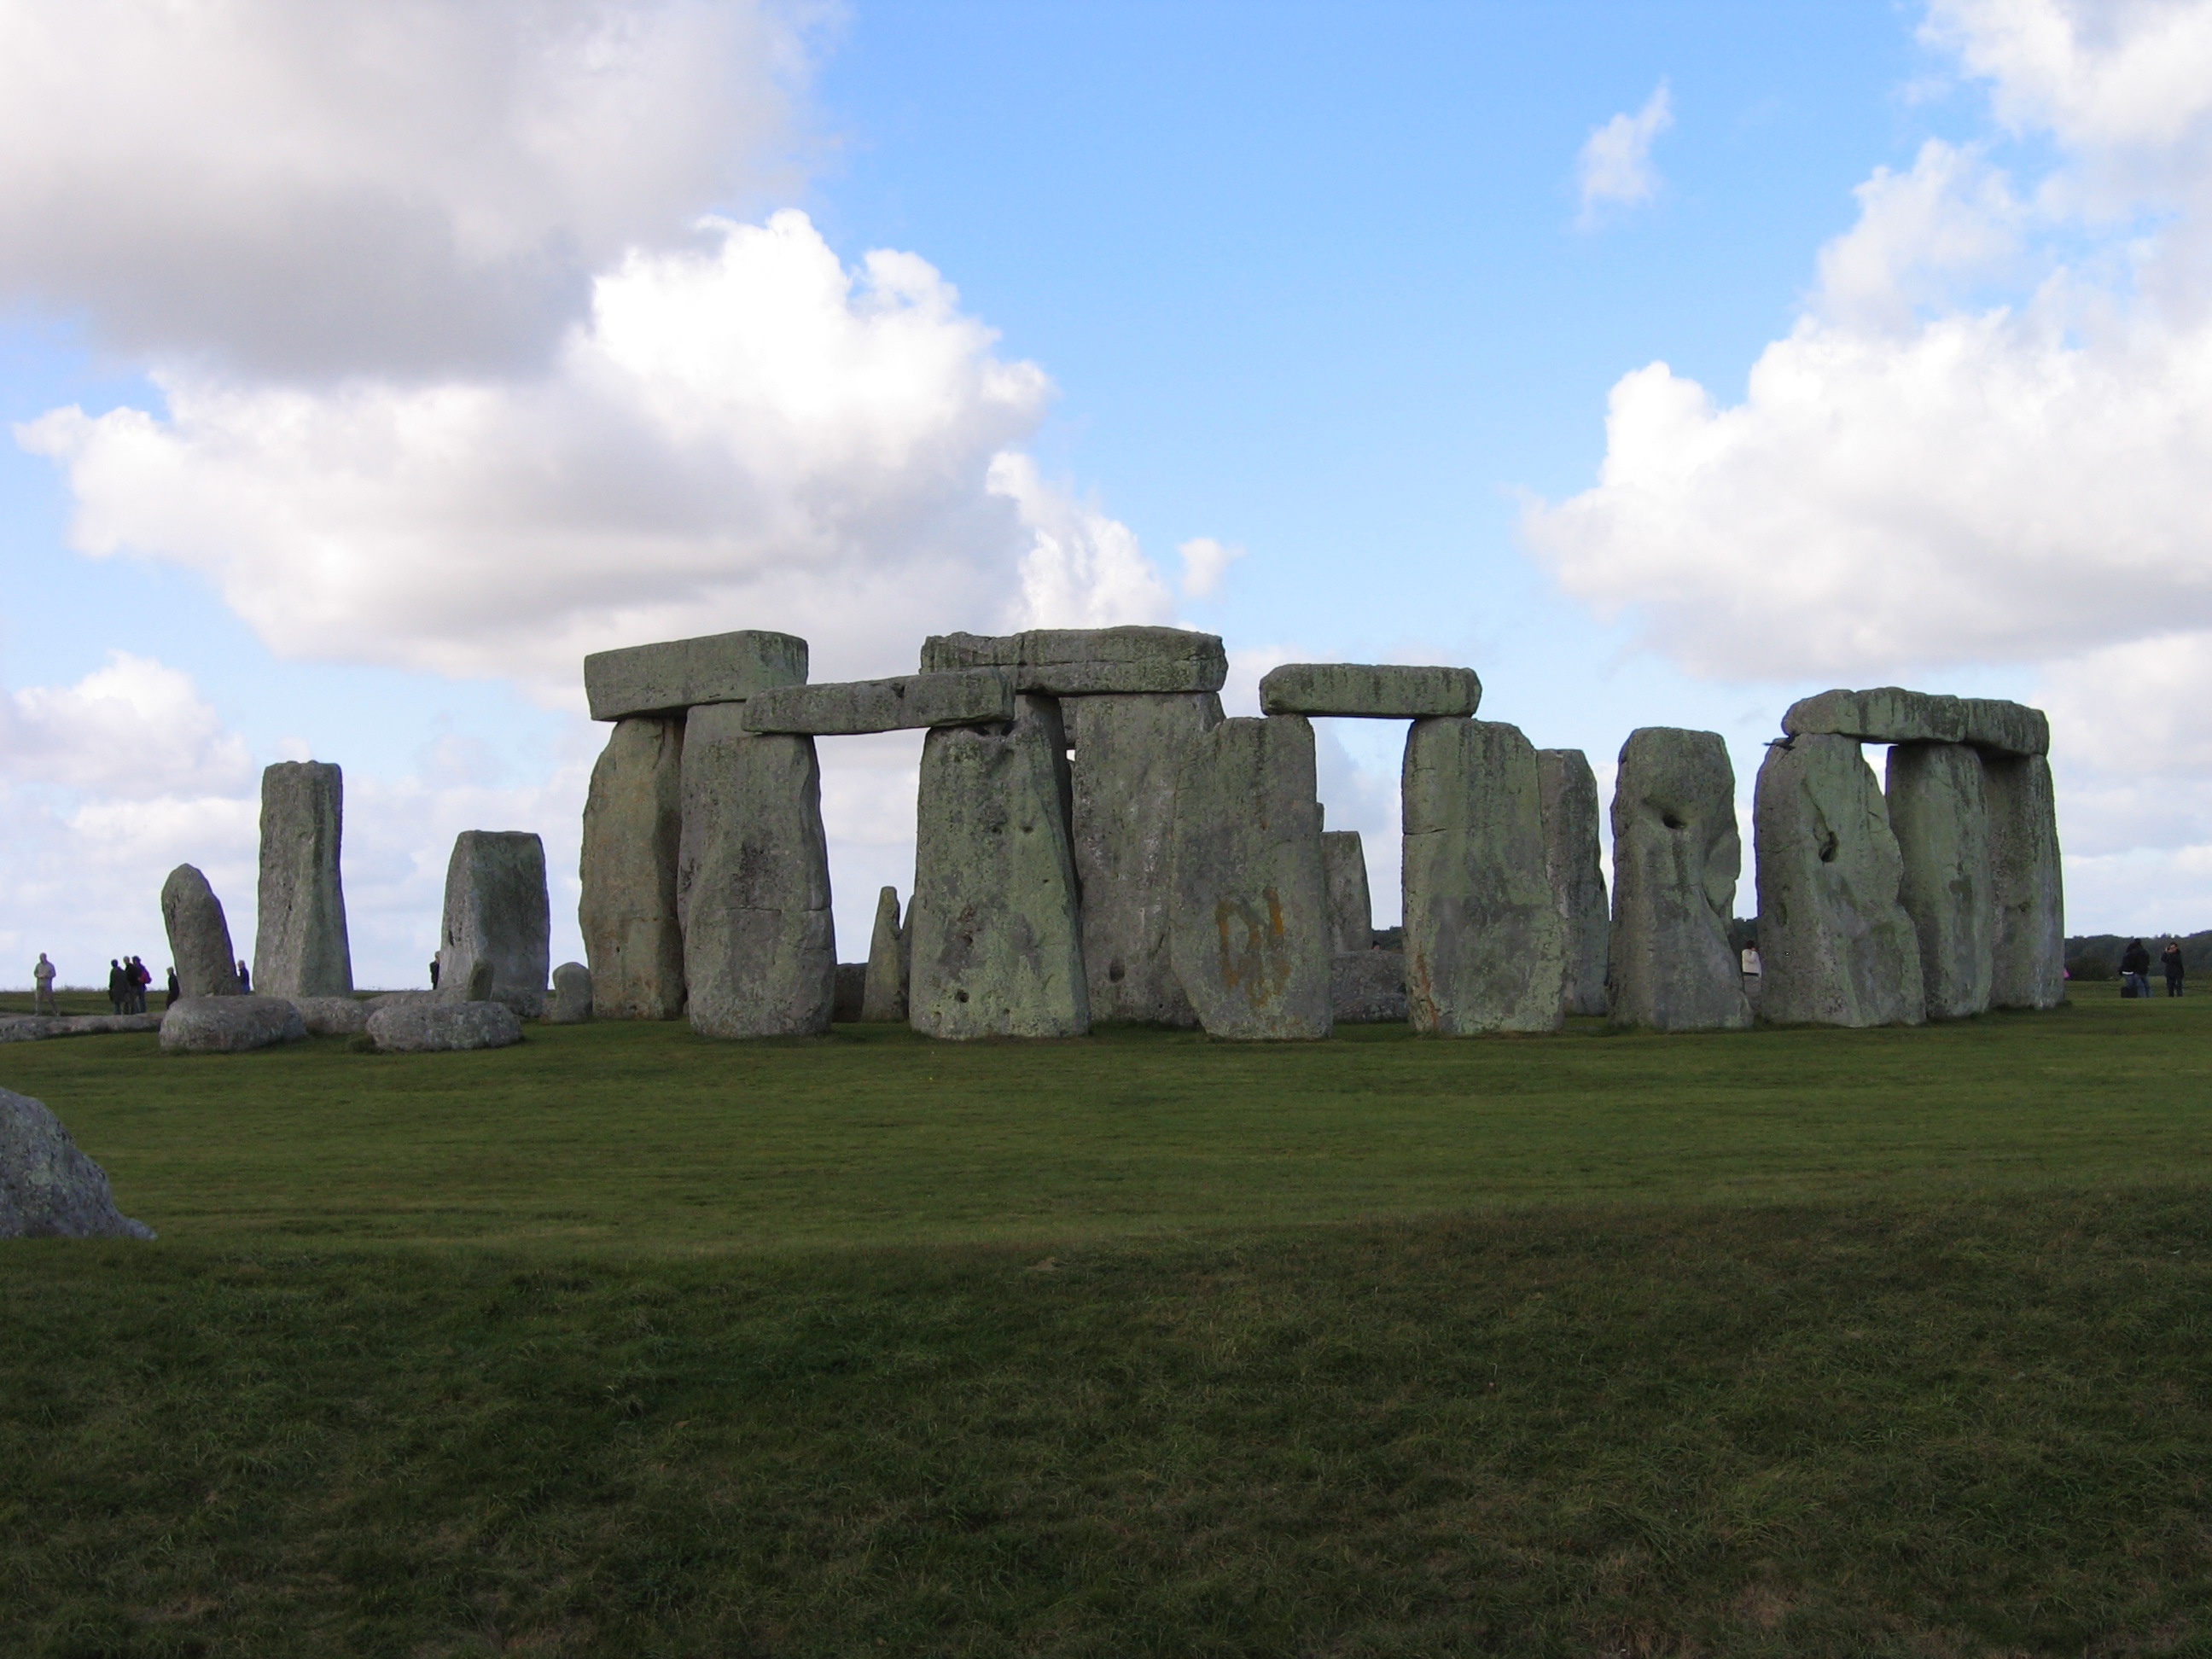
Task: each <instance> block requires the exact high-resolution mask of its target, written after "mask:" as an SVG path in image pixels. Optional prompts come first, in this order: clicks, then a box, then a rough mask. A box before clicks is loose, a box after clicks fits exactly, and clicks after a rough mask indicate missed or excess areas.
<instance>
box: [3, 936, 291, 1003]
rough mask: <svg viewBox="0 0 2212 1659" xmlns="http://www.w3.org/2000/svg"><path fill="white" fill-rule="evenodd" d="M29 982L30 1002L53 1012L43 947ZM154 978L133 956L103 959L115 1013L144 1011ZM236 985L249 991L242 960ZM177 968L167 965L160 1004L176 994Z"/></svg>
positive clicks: (50, 966) (51, 972)
mask: <svg viewBox="0 0 2212 1659" xmlns="http://www.w3.org/2000/svg"><path fill="white" fill-rule="evenodd" d="M31 982H32V984H33V986H35V987H37V990H36V1000H34V1001H33V1004H32V1006H33V1007H34V1008H35V1009H36V1010H37V1011H38V1012H40V1013H42V1014H51V1013H54V1012H57V1009H56V1007H55V1004H54V964H53V963H52V962H49V961H48V960H47V959H46V952H45V951H40V952H39V962H38V966H36V967H35V968H33V969H31ZM153 982H154V970H153V969H150V968H149V967H148V966H147V965H146V964H145V963H143V962H141V961H140V960H139V959H138V958H137V957H109V958H108V959H107V1006H108V1007H109V1008H110V1009H111V1010H112V1011H113V1012H116V1013H118V1014H143V1013H144V1012H146V989H147V987H149V986H150V985H151V984H153ZM238 988H239V989H240V991H251V990H252V988H253V975H252V974H251V973H249V972H248V971H247V969H246V964H245V963H243V962H240V963H239V964H238ZM179 994H180V993H179V986H178V984H177V970H176V969H175V968H173V967H172V968H171V969H169V983H168V994H167V997H166V998H165V999H164V1000H163V1001H162V1004H161V1006H163V1007H164V1008H167V1007H171V1006H173V1005H174V1004H175V1002H176V1000H177V998H178V996H179Z"/></svg>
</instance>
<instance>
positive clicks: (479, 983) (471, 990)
mask: <svg viewBox="0 0 2212 1659" xmlns="http://www.w3.org/2000/svg"><path fill="white" fill-rule="evenodd" d="M494 974H495V969H494V967H493V964H492V959H491V958H490V957H477V959H476V960H475V961H474V962H472V963H470V964H469V975H468V977H467V978H466V979H465V980H459V981H453V987H452V991H451V992H450V994H447V995H446V996H443V997H441V998H440V999H439V1000H440V1001H441V1002H489V1001H490V1000H491V987H492V979H493V976H494Z"/></svg>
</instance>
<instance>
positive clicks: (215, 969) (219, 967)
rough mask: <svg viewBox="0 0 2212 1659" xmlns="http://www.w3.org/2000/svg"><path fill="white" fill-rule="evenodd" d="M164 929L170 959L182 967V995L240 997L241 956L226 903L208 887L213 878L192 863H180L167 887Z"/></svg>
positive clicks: (164, 891) (179, 979)
mask: <svg viewBox="0 0 2212 1659" xmlns="http://www.w3.org/2000/svg"><path fill="white" fill-rule="evenodd" d="M161 925H162V927H164V928H165V929H166V930H167V933H168V935H169V957H170V960H171V961H173V963H176V968H177V987H178V994H179V995H181V996H188V997H231V996H236V995H237V994H238V989H239V987H238V963H239V957H238V954H237V952H236V951H234V950H233V949H232V948H231V943H230V924H229V922H228V921H226V920H224V918H223V914H222V900H221V899H219V898H217V897H216V896H215V889H214V888H212V887H210V886H209V885H208V878H206V877H205V876H204V875H202V874H201V873H200V872H199V871H198V870H197V869H196V868H195V867H194V866H191V865H189V864H180V865H179V866H177V867H176V868H175V869H173V870H172V871H170V872H169V878H168V879H167V881H165V882H163V883H162V884H161Z"/></svg>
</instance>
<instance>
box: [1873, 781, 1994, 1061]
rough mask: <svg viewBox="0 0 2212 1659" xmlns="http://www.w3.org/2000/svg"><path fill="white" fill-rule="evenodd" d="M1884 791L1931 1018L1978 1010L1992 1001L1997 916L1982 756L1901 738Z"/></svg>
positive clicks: (1959, 1016) (1962, 1015)
mask: <svg viewBox="0 0 2212 1659" xmlns="http://www.w3.org/2000/svg"><path fill="white" fill-rule="evenodd" d="M1885 794H1886V799H1887V802H1888V805H1889V827H1890V829H1891V831H1892V833H1893V834H1894V835H1895V836H1897V850H1898V855H1899V858H1900V859H1901V860H1903V861H1904V866H1905V875H1904V878H1903V880H1902V882H1901V883H1900V884H1899V889H1898V898H1899V902H1901V903H1902V904H1903V905H1904V906H1905V915H1909V916H1911V918H1912V927H1913V931H1914V932H1915V933H1916V934H1917V936H1918V938H1919V940H1920V986H1921V991H1922V994H1923V995H1924V996H1925V997H1926V999H1927V1008H1928V1018H1930V1019H1963V1018H1966V1016H1967V1015H1969V1014H1978V1013H1980V1012H1983V1011H1984V1009H1986V1008H1987V1007H1988V1006H1990V961H1991V958H1990V946H1991V943H1992V938H1993V935H1994V933H1995V931H1996V915H1995V914H1994V912H1993V911H1992V909H1991V893H1990V809H1989V803H1988V801H1987V799H1985V798H1984V793H1983V788H1982V760H1981V757H1980V756H1978V755H1977V754H1976V753H1975V752H1974V751H1973V750H1971V749H1969V748H1967V747H1966V745H1965V744H1956V743H1900V744H1897V745H1896V746H1895V747H1894V748H1893V749H1892V750H1890V751H1889V784H1888V788H1887V791H1886V792H1885Z"/></svg>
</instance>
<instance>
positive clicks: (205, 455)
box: [17, 211, 1170, 696]
mask: <svg viewBox="0 0 2212 1659" xmlns="http://www.w3.org/2000/svg"><path fill="white" fill-rule="evenodd" d="M713 229H714V246H711V247H710V248H708V249H705V250H702V251H678V252H663V253H649V252H632V253H631V254H629V256H627V257H626V258H624V259H623V262H622V263H621V264H619V265H618V266H617V268H616V269H614V270H612V271H611V272H609V273H608V274H607V275H605V276H602V277H600V278H599V280H598V281H597V283H596V284H595V286H594V294H593V300H592V310H591V314H590V317H589V319H588V320H587V322H586V323H585V324H583V325H580V326H579V327H578V328H577V329H575V330H574V331H572V333H571V334H570V336H569V337H568V340H567V342H566V343H564V345H563V346H562V349H561V352H560V354H559V357H558V359H557V362H556V366H555V368H554V369H553V370H552V372H551V373H550V374H548V375H547V376H546V377H544V379H542V380H445V381H440V382H435V383H430V384H413V385H409V384H398V383H393V382H390V381H381V380H378V381H370V380H358V381H352V382H348V383H346V384H345V385H343V386H338V387H336V388H331V389H320V390H319V389H313V388H306V387H300V386H281V385H270V384H264V383H250V384H240V383H237V382H234V381H231V380H224V379H221V378H217V377H214V376H210V375H204V374H198V373H196V372H193V371H191V370H188V369H181V368H169V369H165V370H162V371H161V372H160V373H159V374H158V375H157V379H158V380H159V381H160V383H161V386H162V389H163V391H164V392H165V393H166V395H167V411H166V413H163V414H156V413H154V412H150V411H147V410H135V409H127V408H126V409H120V410H114V411H112V412H110V413H108V414H106V415H102V416H96V417H95V416H88V415H86V414H85V413H83V412H82V411H81V410H75V409H70V410H57V411H55V412H53V413H51V414H49V415H46V416H43V417H41V418H40V419H39V420H37V421H34V422H29V423H27V424H26V425H24V426H21V427H19V428H17V434H18V437H19V440H20V441H21V442H22V443H23V444H24V445H25V446H26V447H29V448H31V449H33V450H34V451H36V452H38V453H43V454H46V455H49V456H52V457H53V458H54V459H57V460H58V461H59V462H60V463H62V464H63V465H64V466H65V467H66V468H67V470H68V473H69V477H70V485H71V487H72V489H73V490H74V491H75V494H76V500H77V504H78V505H77V511H76V518H75V520H74V524H73V526H72V530H71V532H70V533H71V540H72V543H73V544H74V545H75V546H76V547H77V548H78V549H79V550H82V551H85V552H88V553H91V554H94V555H96V556H106V555H110V554H114V553H117V552H119V551H124V550H131V551H134V552H138V553H142V554H145V555H148V556H153V557H156V558H160V559H163V560H167V561H170V562H175V563H179V564H181V565H185V566H187V567H189V568H193V569H196V570H198V571H200V572H202V573H204V574H205V575H207V576H208V577H209V578H210V580H213V581H214V582H215V583H216V585H217V586H218V587H219V588H220V589H221V590H222V593H223V595H224V597H225V599H227V600H228V603H229V604H230V605H231V606H232V607H233V608H234V610H235V611H238V613H239V614H240V616H242V617H245V618H246V620H247V621H248V622H249V623H252V625H253V626H254V628H255V629H257V630H258V632H259V633H260V635H262V637H263V638H264V640H265V641H267V642H268V643H269V645H270V648H271V649H272V650H274V651H276V653H279V654H280V655H284V656H294V657H311V658H319V659H336V660H344V661H355V662H376V663H385V664H392V665H400V666H405V667H413V668H423V669H429V670H434V671H439V672H441V673H447V674H459V675H472V674H503V675H511V676H513V677H514V678H517V679H518V680H520V681H521V682H523V683H525V684H528V685H531V686H532V687H533V688H535V689H537V690H539V691H541V692H542V693H544V695H547V696H560V695H563V694H565V695H568V696H574V688H575V686H576V684H577V680H578V668H577V664H578V661H579V659H580V658H581V657H582V655H583V654H584V653H586V652H588V651H592V650H597V649H599V648H602V647H608V646H614V645H623V644H630V643H635V641H640V640H647V639H665V638H670V637H675V636H680V635H687V634H698V633H708V632H714V631H716V630H719V629H731V628H741V627H774V628H779V629H786V630H788V631H791V632H794V633H798V634H800V635H805V636H807V637H809V638H810V639H814V640H816V641H817V645H818V646H819V647H821V648H820V650H819V651H818V653H817V664H818V665H819V666H818V667H817V678H823V677H829V676H832V675H835V674H837V673H840V672H848V671H849V672H854V673H859V672H869V671H884V670H885V669H886V668H887V667H896V666H902V665H905V664H906V662H907V659H909V658H910V657H911V656H912V653H913V650H914V647H915V641H916V640H917V639H918V638H919V636H920V635H921V633H923V632H924V631H927V629H931V628H963V627H966V628H974V627H988V626H995V625H1024V624H1028V623H1059V624H1061V625H1084V624H1088V623H1115V622H1151V621H1158V620H1162V619H1164V617H1165V615H1166V613H1167V611H1168V607H1169V603H1170V601H1169V598H1168V595H1167V592H1166V590H1165V588H1164V585H1163V584H1162V583H1161V581H1160V579H1159V577H1158V574H1157V572H1156V571H1155V570H1154V569H1153V568H1152V565H1151V563H1150V562H1149V561H1148V560H1147V559H1146V557H1145V556H1144V554H1143V553H1142V551H1141V550H1140V549H1139V547H1138V545H1137V543H1136V539H1135V538H1134V537H1133V535H1131V533H1130V532H1128V531H1127V528H1126V527H1124V526H1121V525H1120V524H1119V523H1117V522H1116V521H1115V520H1112V519H1110V518H1109V517H1107V516H1106V515H1105V514H1103V513H1101V512H1100V511H1098V510H1097V509H1096V508H1095V507H1088V506H1085V505H1084V504H1082V503H1079V502H1078V501H1075V500H1073V497H1072V496H1071V495H1069V494H1068V493H1067V492H1066V491H1065V490H1062V489H1058V488H1055V487H1054V486H1052V485H1051V484H1049V483H1047V482H1046V481H1044V480H1043V479H1042V478H1041V477H1039V475H1038V473H1037V471H1036V467H1035V465H1034V464H1033V463H1032V462H1031V461H1030V459H1028V457H1027V456H1025V455H1024V454H1022V453H1019V452H1018V450H1017V449H1015V448H1014V446H1015V445H1017V444H1018V443H1019V442H1020V441H1022V440H1024V439H1025V438H1027V437H1028V436H1029V435H1030V434H1031V433H1032V432H1033V431H1034V430H1035V429H1036V425H1037V423H1038V422H1039V421H1040V420H1041V419H1042V416H1043V414H1044V412H1045V410H1046V407H1047V405H1048V401H1049V398H1050V396H1051V392H1052V388H1051V385H1050V382H1049V381H1048V379H1047V378H1046V376H1045V374H1044V373H1043V372H1042V370H1041V369H1040V368H1037V367H1036V365H1035V364H1032V363H1027V362H1006V361H1003V360H1001V359H1000V358H999V357H997V356H994V354H993V351H992V345H993V342H994V335H993V333H992V331H990V330H989V329H988V328H987V327H985V326H984V325H982V324H981V322H979V321H977V320H976V319H974V318H972V317H969V316H968V315H966V314H964V313H963V312H962V311H961V309H960V307H959V301H958V295H957V292H956V291H955V290H954V289H953V288H952V287H951V284H949V283H946V282H945V280H944V278H943V277H942V276H939V273H938V272H937V271H936V270H934V269H933V268H932V267H931V266H930V265H929V264H927V263H926V262H925V261H923V260H921V259H920V258H915V257H914V256H913V255H911V254H906V253H898V252H874V253H871V254H869V255H867V256H866V258H864V259H863V260H862V261H861V262H860V265H859V267H858V268H857V269H852V270H848V269H847V268H846V267H845V266H844V265H843V264H841V262H840V261H839V259H838V258H837V256H836V253H835V252H833V251H832V250H831V249H830V248H829V246H827V245H826V244H825V243H824V242H823V240H822V238H821V236H820V235H819V234H818V233H817V231H816V230H815V228H814V227H813V226H812V224H811V222H809V221H808V220H807V218H806V217H805V215H803V214H800V213H797V212H790V211H787V212H783V213H779V214H777V215H775V216H773V217H772V218H770V219H769V221H768V222H767V223H765V224H763V225H744V224H737V223H732V222H718V223H717V224H715V225H714V228H713Z"/></svg>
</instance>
